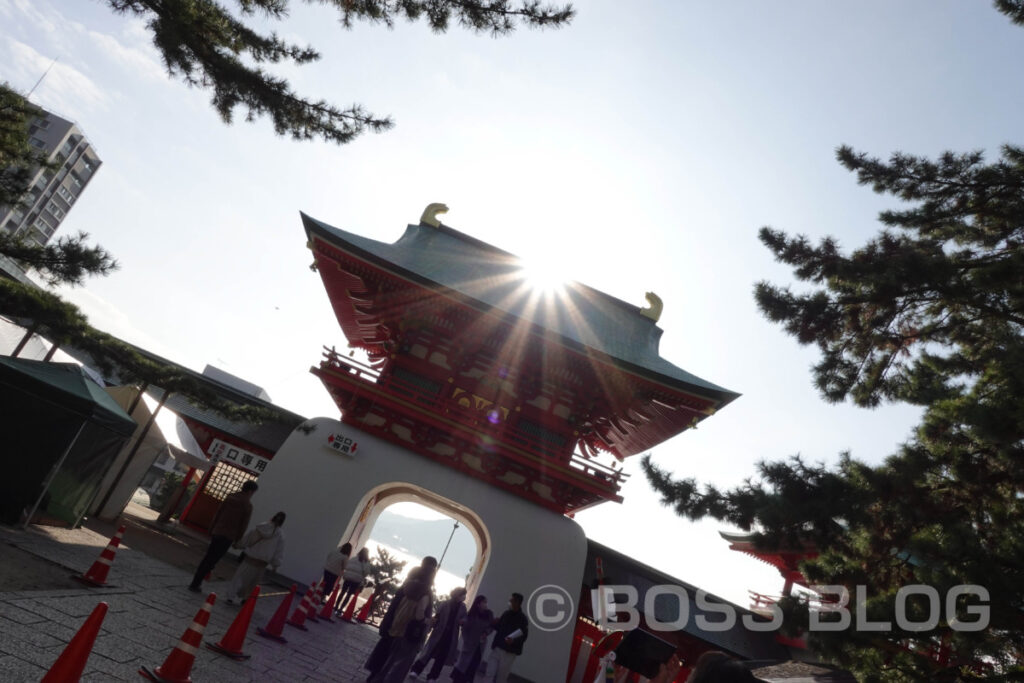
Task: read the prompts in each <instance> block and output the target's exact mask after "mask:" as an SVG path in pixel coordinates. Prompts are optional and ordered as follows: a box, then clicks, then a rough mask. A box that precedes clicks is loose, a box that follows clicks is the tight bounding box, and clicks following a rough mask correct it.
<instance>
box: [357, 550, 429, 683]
mask: <svg viewBox="0 0 1024 683" xmlns="http://www.w3.org/2000/svg"><path fill="white" fill-rule="evenodd" d="M436 570H437V559H435V558H433V557H429V556H428V557H424V558H423V561H422V562H421V563H420V566H419V567H416V568H415V569H413V570H412V571H411V572H409V578H408V579H406V581H405V583H404V584H402V587H401V588H399V589H398V592H396V593H395V598H394V600H392V601H391V605H390V606H389V607H388V611H387V614H385V615H384V619H383V620H381V625H380V634H381V639H380V640H379V641H378V642H377V646H376V647H374V649H373V652H371V653H370V657H369V659H367V661H366V664H365V665H364V667H365V668H366V669H368V670H369V671H370V677H369V678H368V679H367V683H401V682H402V681H404V680H405V677H406V676H407V675H408V674H409V669H410V668H412V664H413V660H414V659H415V658H416V652H417V651H419V649H420V646H421V645H422V644H423V640H424V638H425V636H426V632H427V624H426V620H427V618H428V617H429V616H430V603H431V596H430V589H431V587H432V586H433V584H434V572H435V571H436Z"/></svg>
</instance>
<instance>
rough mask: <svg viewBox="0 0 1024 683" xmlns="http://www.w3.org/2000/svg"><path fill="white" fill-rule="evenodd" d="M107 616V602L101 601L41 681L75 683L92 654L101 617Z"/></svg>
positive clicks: (43, 682)
mask: <svg viewBox="0 0 1024 683" xmlns="http://www.w3.org/2000/svg"><path fill="white" fill-rule="evenodd" d="M105 616H107V603H105V602H101V603H100V604H98V605H96V608H95V609H94V610H93V611H92V614H90V615H89V618H88V619H86V620H85V623H84V624H82V627H81V628H80V629H78V633H76V634H75V635H74V637H73V638H72V639H71V642H70V643H68V646H67V647H66V648H64V651H63V652H61V653H60V657H57V661H56V662H54V663H53V666H51V667H50V670H49V671H47V672H46V675H45V676H43V680H42V683H68V682H73V683H77V682H78V679H80V678H81V677H82V672H83V671H85V663H86V662H87V661H89V655H90V654H92V646H93V643H95V642H96V636H97V634H99V632H100V624H102V623H103V617H105Z"/></svg>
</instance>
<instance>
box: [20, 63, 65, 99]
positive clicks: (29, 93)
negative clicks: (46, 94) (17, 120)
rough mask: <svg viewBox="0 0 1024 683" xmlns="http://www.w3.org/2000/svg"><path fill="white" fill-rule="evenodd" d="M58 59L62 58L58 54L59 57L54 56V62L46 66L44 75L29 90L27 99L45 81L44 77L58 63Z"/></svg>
mask: <svg viewBox="0 0 1024 683" xmlns="http://www.w3.org/2000/svg"><path fill="white" fill-rule="evenodd" d="M58 59H60V57H59V56H57V57H54V58H53V61H52V62H50V66H48V67H46V71H44V72H43V75H42V76H40V77H39V80H38V81H36V84H35V85H33V86H32V89H31V90H29V91H28V94H27V95H25V99H26V100H27V99H28V98H29V97H31V96H32V93H34V92H35V91H36V88H38V87H39V84H40V83H42V82H43V79H44V78H46V74H48V73H50V69H52V68H53V65H54V64H56V63H57V60H58Z"/></svg>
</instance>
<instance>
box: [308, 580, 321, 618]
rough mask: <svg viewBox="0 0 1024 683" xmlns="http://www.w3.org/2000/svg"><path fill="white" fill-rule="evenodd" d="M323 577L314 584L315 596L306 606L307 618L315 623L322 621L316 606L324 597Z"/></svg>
mask: <svg viewBox="0 0 1024 683" xmlns="http://www.w3.org/2000/svg"><path fill="white" fill-rule="evenodd" d="M323 585H324V582H323V579H321V580H320V581H318V582H317V583H315V584H314V585H313V598H312V599H311V600H310V601H309V605H308V606H307V607H306V619H308V620H309V621H311V622H313V623H314V624H315V623H317V622H318V621H320V620H319V619H317V618H316V608H317V605H319V604H320V598H321V597H323Z"/></svg>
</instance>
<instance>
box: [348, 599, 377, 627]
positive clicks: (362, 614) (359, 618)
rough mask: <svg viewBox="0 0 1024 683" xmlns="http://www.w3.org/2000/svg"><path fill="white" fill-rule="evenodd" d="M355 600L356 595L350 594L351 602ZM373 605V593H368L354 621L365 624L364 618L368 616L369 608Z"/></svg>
mask: <svg viewBox="0 0 1024 683" xmlns="http://www.w3.org/2000/svg"><path fill="white" fill-rule="evenodd" d="M355 601H356V596H354V595H353V596H352V602H355ZM372 607H373V595H372V594H371V595H370V599H369V600H367V601H366V602H364V603H363V608H362V609H361V610H359V614H357V615H356V621H358V622H359V623H360V624H365V623H366V620H367V619H369V618H370V608H372Z"/></svg>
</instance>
